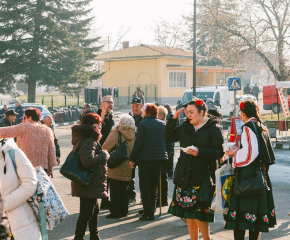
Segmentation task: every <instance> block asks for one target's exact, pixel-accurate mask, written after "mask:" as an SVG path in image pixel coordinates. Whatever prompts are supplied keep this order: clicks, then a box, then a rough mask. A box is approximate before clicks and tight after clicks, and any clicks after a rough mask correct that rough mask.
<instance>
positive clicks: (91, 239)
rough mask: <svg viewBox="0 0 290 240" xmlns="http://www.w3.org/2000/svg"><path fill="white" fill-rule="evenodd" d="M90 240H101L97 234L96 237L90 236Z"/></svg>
mask: <svg viewBox="0 0 290 240" xmlns="http://www.w3.org/2000/svg"><path fill="white" fill-rule="evenodd" d="M90 240H102V239H101V238H100V236H99V234H98V235H93V236H90Z"/></svg>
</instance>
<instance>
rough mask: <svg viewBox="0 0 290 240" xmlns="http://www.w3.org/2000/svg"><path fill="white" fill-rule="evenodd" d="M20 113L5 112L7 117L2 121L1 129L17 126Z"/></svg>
mask: <svg viewBox="0 0 290 240" xmlns="http://www.w3.org/2000/svg"><path fill="white" fill-rule="evenodd" d="M17 114H18V113H16V112H15V111H14V110H13V109H11V110H8V111H6V112H5V117H4V118H2V119H1V120H0V127H10V126H13V125H15V119H16V116H17Z"/></svg>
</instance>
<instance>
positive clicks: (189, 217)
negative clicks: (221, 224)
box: [165, 99, 224, 240]
mask: <svg viewBox="0 0 290 240" xmlns="http://www.w3.org/2000/svg"><path fill="white" fill-rule="evenodd" d="M183 110H184V108H181V109H179V110H178V111H176V113H175V115H174V116H171V117H170V118H169V119H168V121H167V124H166V128H165V139H166V140H167V141H170V142H176V141H179V142H180V147H183V148H186V147H188V146H192V145H193V146H195V149H189V150H187V151H186V152H183V151H181V152H180V157H179V158H178V162H177V164H176V167H175V171H174V179H173V183H174V185H175V188H174V192H173V198H172V202H171V204H170V207H169V210H168V213H170V214H172V215H174V216H177V217H181V218H186V223H187V228H188V231H189V235H190V238H191V239H192V240H197V239H198V235H199V230H200V232H201V234H202V237H203V239H204V240H209V239H210V231H209V222H213V221H214V212H213V211H212V210H211V209H210V204H202V203H200V202H198V201H197V199H198V196H199V193H200V186H202V184H203V178H204V177H205V175H206V174H207V172H208V170H209V171H210V174H211V177H212V179H214V174H215V170H216V159H220V158H221V157H222V156H223V155H224V153H223V147H222V144H223V142H224V139H223V135H222V132H221V128H220V127H219V125H218V120H217V119H216V118H214V117H212V116H210V115H208V116H207V114H206V112H207V106H206V104H205V102H204V101H202V100H201V99H194V100H192V101H190V102H189V103H188V105H187V107H186V116H187V119H186V121H185V122H183V123H182V124H180V125H179V126H177V127H176V123H177V121H178V118H179V117H180V115H181V113H182V111H183Z"/></svg>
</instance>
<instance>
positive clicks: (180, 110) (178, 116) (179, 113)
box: [173, 108, 184, 119]
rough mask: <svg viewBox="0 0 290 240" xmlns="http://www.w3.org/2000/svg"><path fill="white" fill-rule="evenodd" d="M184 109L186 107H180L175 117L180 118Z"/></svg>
mask: <svg viewBox="0 0 290 240" xmlns="http://www.w3.org/2000/svg"><path fill="white" fill-rule="evenodd" d="M183 110H184V108H180V109H179V110H178V111H176V112H175V114H174V116H173V119H178V118H180V115H181V113H182V111H183Z"/></svg>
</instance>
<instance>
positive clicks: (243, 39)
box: [198, 0, 290, 81]
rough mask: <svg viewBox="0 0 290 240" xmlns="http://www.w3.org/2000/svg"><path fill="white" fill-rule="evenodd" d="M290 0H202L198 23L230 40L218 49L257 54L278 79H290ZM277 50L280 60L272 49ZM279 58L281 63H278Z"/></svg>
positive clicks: (234, 53)
mask: <svg viewBox="0 0 290 240" xmlns="http://www.w3.org/2000/svg"><path fill="white" fill-rule="evenodd" d="M289 7H290V0H240V1H233V0H201V1H200V4H199V14H198V15H199V19H198V27H199V29H200V31H205V32H206V31H207V32H208V33H209V37H210V38H212V37H215V36H217V35H219V36H221V38H220V40H223V42H224V43H226V44H221V45H219V46H220V48H217V49H215V53H216V54H217V55H218V54H220V56H222V55H228V56H229V55H231V57H238V58H239V57H241V55H242V54H244V53H248V52H253V53H255V54H257V55H258V56H259V57H261V59H262V60H263V61H264V63H265V64H266V65H267V67H268V68H269V70H270V71H271V72H272V73H273V75H274V77H275V79H276V80H278V81H286V80H288V79H289V76H290V71H289V67H287V63H288V62H287V60H286V58H285V56H286V55H288V54H289V50H290V49H289V40H290V31H289V26H290V9H289ZM269 52H270V53H275V56H276V60H277V61H276V60H274V61H273V60H272V59H271V58H269V57H268V56H269V54H268V53H269ZM275 62H277V64H275Z"/></svg>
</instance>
